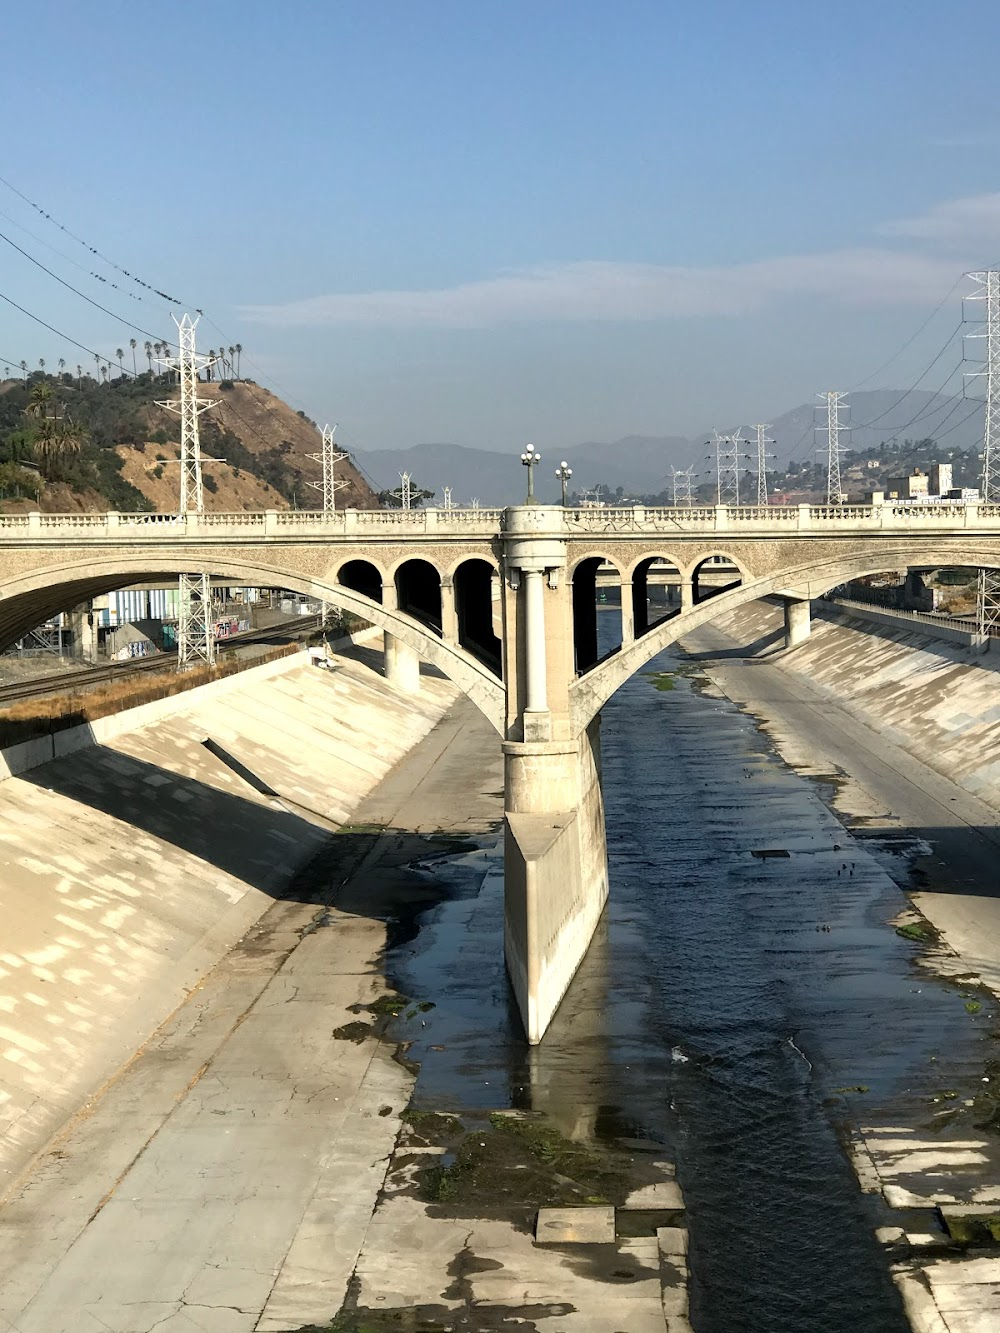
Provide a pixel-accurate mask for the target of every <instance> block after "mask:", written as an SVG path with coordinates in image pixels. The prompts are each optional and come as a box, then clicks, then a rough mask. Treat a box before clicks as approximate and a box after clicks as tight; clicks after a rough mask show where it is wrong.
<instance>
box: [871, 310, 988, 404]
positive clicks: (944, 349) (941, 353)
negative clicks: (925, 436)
mask: <svg viewBox="0 0 1000 1333" xmlns="http://www.w3.org/2000/svg"><path fill="white" fill-rule="evenodd" d="M953 290H954V289H953ZM964 322H965V321H964V320H959V322H958V327H957V328H956V329H954V330H953V331H952V332H951V333H950V334H949V335H948V340H947V342H946V343H945V344H944V346H943V347H942V348H941V350H940V351H939V352H938V353H937V355H936V356H935V357H934V359H933V361H930V362H928V364H927V365H926V366H925V367H924V368H923V370H922V371H921V372H920V374H919V375H918V376H917V378H916V379H915V380H914V381H913V383H912V384H911V385H910V387H909V388H908V389H907V390H906V391H905V392H904V393H901V394H900V395H899V397H898V398H897V399H896V401H895V402H894V403H892V404H891V405H890V406H889V407H887V408H886V409H885V411H884V412H880V413H879V415H878V416H877V417H873V418H872V419H871V421H863V422H862V423H861V424H860V425H859V426H856V427H855V430H864V429H866V428H867V427H869V426H876V425H878V423H879V422H880V421H882V420H884V418H885V417H887V416H888V415H889V413H890V412H895V410H896V408H897V407H898V406H899V405H900V403H901V402H903V401H904V400H905V399H907V398H909V396H910V394H911V393H913V392H915V390H916V389H917V386H918V385H919V384H920V381H921V380H922V379H923V378H924V376H925V375H927V374H929V373H930V372H931V371H932V370H933V369H934V367H935V366H936V365H937V363H938V362H939V361H940V360H941V358H942V357H943V356H944V354H945V352H947V350H948V348H949V347H950V346H951V344H952V341H953V340H954V338H955V335H956V334H958V333H961V331H962V326H963V324H964ZM963 360H964V357H963ZM959 364H961V362H960V363H959ZM954 373H955V372H954V371H952V375H953V374H954ZM948 379H949V380H950V379H951V375H949V376H948ZM947 383H948V380H945V384H947ZM938 392H940V390H938ZM918 415H919V413H918Z"/></svg>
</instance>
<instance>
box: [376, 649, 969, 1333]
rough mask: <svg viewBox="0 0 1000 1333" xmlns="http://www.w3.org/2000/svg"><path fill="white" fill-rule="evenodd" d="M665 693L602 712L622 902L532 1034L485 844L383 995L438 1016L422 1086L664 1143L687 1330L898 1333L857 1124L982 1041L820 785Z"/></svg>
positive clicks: (742, 723) (718, 710) (493, 857)
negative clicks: (504, 943) (682, 1263)
mask: <svg viewBox="0 0 1000 1333" xmlns="http://www.w3.org/2000/svg"><path fill="white" fill-rule="evenodd" d="M678 661H679V659H677V658H671V657H668V656H667V655H665V656H664V658H662V659H660V660H659V661H658V662H657V663H656V664H654V666H653V667H652V668H651V670H667V671H670V670H672V669H674V668H675V667H677V666H678ZM747 669H750V668H747ZM671 683H672V685H673V688H669V689H657V688H655V682H654V681H653V680H652V679H651V678H650V677H648V676H637V677H635V678H634V679H633V680H632V681H630V682H629V683H628V684H627V685H626V686H624V687H623V689H622V690H620V691H619V693H618V694H617V695H616V696H615V698H614V699H613V700H612V701H611V703H610V704H609V705H608V706H607V708H606V709H605V712H604V724H603V752H604V753H603V758H604V787H605V799H606V807H607V819H608V839H609V858H610V865H611V885H612V887H611V902H610V904H609V910H608V912H607V914H606V918H605V921H604V922H603V923H602V927H601V930H600V931H599V932H598V936H597V938H596V940H595V943H594V945H593V947H592V948H591V951H590V954H589V955H588V958H587V960H586V963H585V965H584V966H583V968H582V969H581V971H580V973H579V975H578V977H577V979H576V981H575V982H574V984H573V986H572V988H571V990H570V992H569V994H568V996H567V998H566V1000H565V1001H564V1004H563V1006H562V1009H561V1010H560V1013H559V1015H558V1016H557V1019H556V1021H555V1023H554V1024H553V1027H552V1029H551V1030H550V1032H549V1034H548V1036H547V1037H546V1040H545V1041H544V1042H543V1044H542V1045H541V1046H540V1047H538V1048H535V1049H529V1048H528V1047H527V1046H526V1045H525V1044H524V1042H523V1039H522V1037H521V1034H520V1027H519V1024H518V1021H517V1018H516V1015H515V1014H514V1012H513V1010H512V1002H511V999H510V996H509V993H508V989H507V984H506V979H505V976H504V973H503V967H502V959H501V950H500V939H501V911H502V903H501V880H500V875H501V873H502V871H501V867H500V864H499V860H498V856H497V853H496V852H495V851H494V852H492V853H491V852H488V851H487V852H483V853H479V854H475V855H473V856H472V857H465V858H458V859H457V860H454V861H452V862H450V863H446V864H444V865H442V866H440V867H437V868H436V872H435V873H437V874H439V875H440V877H441V879H442V881H443V883H444V884H445V885H446V886H448V891H449V893H450V894H451V897H450V898H449V899H448V900H447V901H445V902H443V903H442V904H441V905H440V906H438V907H436V908H435V909H433V910H432V911H431V912H429V913H427V914H426V915H425V916H424V917H423V918H422V919H421V921H420V922H419V928H418V929H417V931H416V933H415V934H413V932H412V931H411V930H403V931H401V932H400V933H399V934H397V936H396V942H395V944H394V946H393V947H392V949H391V950H390V957H389V972H390V977H391V979H392V980H393V981H394V982H395V984H396V985H398V986H399V988H400V989H401V990H403V991H405V992H407V993H408V994H410V995H414V996H419V997H421V998H428V999H431V1000H433V1001H434V1002H435V1005H436V1008H435V1010H434V1011H433V1014H431V1015H428V1018H429V1020H430V1021H429V1022H428V1024H427V1027H426V1028H421V1030H420V1031H419V1032H418V1033H414V1032H413V1031H409V1032H408V1033H407V1034H406V1035H407V1036H408V1037H409V1038H412V1039H414V1046H413V1049H412V1054H413V1055H414V1057H415V1058H416V1059H418V1060H419V1061H421V1073H420V1077H419V1082H418V1087H417V1094H416V1101H417V1103H418V1104H420V1105H424V1106H430V1107H448V1108H466V1109H475V1108H494V1107H502V1106H507V1105H515V1106H523V1107H530V1108H533V1109H536V1110H544V1111H546V1112H548V1113H549V1114H551V1115H552V1116H553V1117H554V1118H555V1119H556V1120H557V1122H558V1123H559V1124H560V1127H561V1128H562V1129H563V1132H564V1133H567V1134H572V1135H575V1136H577V1137H586V1136H588V1135H598V1136H600V1135H608V1136H612V1137H615V1138H617V1139H618V1140H622V1139H624V1140H626V1141H627V1142H629V1143H634V1145H635V1148H636V1151H640V1150H641V1149H642V1148H643V1147H644V1146H649V1147H654V1146H655V1145H662V1146H664V1147H665V1148H666V1151H667V1152H668V1153H669V1154H670V1155H671V1156H672V1157H673V1158H674V1160H676V1162H677V1166H678V1175H679V1179H680V1182H681V1184H682V1187H683V1190H684V1193H685V1198H686V1202H687V1206H688V1223H689V1227H690V1236H691V1265H692V1291H691V1299H692V1320H693V1323H694V1326H695V1328H696V1329H697V1330H698V1333H751V1331H752V1333H813V1331H815V1333H861V1331H863V1333H903V1330H905V1329H907V1327H908V1325H907V1323H906V1320H905V1317H904V1315H903V1312H902V1308H901V1305H900V1302H899V1299H898V1297H897V1294H896V1291H895V1289H894V1287H893V1284H892V1282H891V1279H890V1277H889V1274H888V1263H887V1260H886V1257H885V1255H884V1253H883V1252H882V1250H881V1247H880V1246H879V1245H878V1244H877V1242H876V1241H875V1239H874V1236H873V1230H874V1227H875V1226H876V1225H878V1224H879V1223H880V1222H885V1221H887V1220H889V1219H888V1218H887V1217H886V1216H885V1213H884V1211H883V1212H879V1209H880V1208H882V1205H881V1202H880V1200H879V1199H878V1196H874V1197H873V1196H865V1195H862V1193H861V1192H860V1190H859V1187H858V1183H857V1180H856V1178H855V1175H854V1172H853V1170H852V1168H851V1166H850V1163H849V1160H848V1157H847V1155H846V1152H845V1147H844V1139H845V1136H846V1135H847V1134H848V1132H849V1129H850V1126H851V1125H852V1123H853V1124H858V1123H861V1124H907V1123H911V1122H913V1123H915V1122H916V1121H915V1118H916V1117H918V1116H919V1114H925V1112H924V1111H922V1110H921V1108H922V1107H923V1106H924V1104H925V1103H926V1102H927V1101H929V1099H930V1091H931V1089H932V1087H933V1081H934V1080H935V1079H936V1080H938V1081H939V1082H940V1081H941V1079H942V1078H943V1077H949V1076H950V1077H951V1079H952V1080H954V1079H955V1078H958V1077H964V1076H966V1075H969V1074H970V1071H971V1070H972V1069H973V1068H974V1066H975V1063H976V1060H977V1059H981V1056H980V1055H979V1054H978V1053H977V1048H976V1046H975V1044H974V1043H973V1042H972V1041H971V1040H970V1038H969V1035H968V1032H967V1025H963V1019H965V1017H966V1016H965V1015H964V1012H963V1011H962V1009H961V1006H960V1005H958V1004H956V1000H955V994H954V991H953V988H950V987H949V986H947V985H945V984H943V983H942V984H937V983H934V982H928V981H927V980H926V978H924V977H921V976H919V975H918V974H917V972H916V970H915V967H914V957H913V956H914V946H912V945H911V944H909V943H908V942H907V941H905V940H902V939H900V938H898V937H897V936H896V935H895V933H894V932H893V930H892V929H891V927H889V926H887V924H886V922H887V920H888V919H889V918H890V917H891V916H892V915H893V914H894V913H895V912H896V911H898V910H899V908H900V906H901V905H902V900H901V897H900V894H899V891H898V889H897V888H896V887H895V886H894V885H893V884H892V882H891V881H890V880H889V879H888V877H887V876H886V874H885V872H884V870H883V869H882V868H881V867H880V865H879V864H878V862H877V861H876V859H875V858H873V857H872V856H871V855H869V852H868V850H866V849H865V847H864V846H862V844H860V843H854V842H853V841H852V839H851V837H850V835H849V834H847V833H846V832H845V830H844V828H843V827H842V826H841V824H840V823H839V822H838V821H837V820H836V819H835V818H834V817H833V816H832V815H831V814H830V812H829V811H828V810H827V808H826V806H825V805H824V804H823V802H822V800H821V799H820V795H819V793H818V792H817V789H816V787H815V785H814V784H812V783H810V782H809V781H807V780H806V779H804V778H802V777H800V776H799V775H797V774H796V773H794V772H792V771H791V770H790V769H789V768H788V767H787V766H786V765H785V764H784V763H782V762H781V761H780V760H779V759H778V758H777V757H776V756H775V755H774V754H773V753H772V751H771V750H770V748H769V746H768V743H767V742H766V740H765V739H764V738H763V737H762V736H761V735H760V734H759V732H758V730H757V729H756V727H755V726H754V724H753V721H752V719H749V718H747V717H745V716H743V715H742V714H741V713H740V712H739V711H738V710H737V709H736V708H735V707H734V706H733V705H731V704H730V703H729V702H728V701H726V700H724V699H719V698H715V697H712V692H711V691H708V692H705V691H703V690H700V689H698V688H695V687H693V685H692V682H691V681H690V680H689V679H688V678H686V677H684V676H675V677H674V678H673V679H672V682H671ZM761 849H769V850H772V851H783V852H787V853H788V856H787V857H786V856H775V857H768V858H758V857H755V856H753V855H752V852H753V851H754V850H761ZM484 869H486V870H487V872H488V873H487V874H486V879H485V883H483V871H484ZM852 871H853V873H852ZM480 885H482V887H481V888H480ZM934 1052H939V1053H940V1052H948V1053H949V1055H948V1058H949V1059H950V1060H951V1061H952V1063H953V1065H954V1066H956V1068H955V1069H953V1070H951V1071H949V1074H948V1075H946V1073H945V1071H944V1069H943V1067H942V1065H941V1064H940V1063H937V1064H933V1065H929V1063H928V1062H929V1059H930V1055H931V1054H933V1053H934ZM941 1059H942V1060H944V1059H945V1057H944V1056H943V1055H942V1056H941ZM846 1089H863V1091H846ZM838 1090H839V1091H838ZM901 1117H904V1118H901ZM905 1117H909V1118H908V1119H907V1118H905Z"/></svg>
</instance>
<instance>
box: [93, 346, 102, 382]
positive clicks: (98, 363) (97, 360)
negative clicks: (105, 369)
mask: <svg viewBox="0 0 1000 1333" xmlns="http://www.w3.org/2000/svg"><path fill="white" fill-rule="evenodd" d="M94 363H95V365H96V366H97V372H98V373H97V374H96V375H95V376H94V381H95V383H96V381H97V380H98V379H99V378H100V370H101V354H100V352H95V353H94Z"/></svg>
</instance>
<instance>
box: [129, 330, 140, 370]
mask: <svg viewBox="0 0 1000 1333" xmlns="http://www.w3.org/2000/svg"><path fill="white" fill-rule="evenodd" d="M128 345H129V347H130V348H131V349H132V375H133V378H134V377H135V376H136V375H138V373H139V372H138V371H137V370H136V368H135V349H136V347H137V346H138V343H137V342H136V340H135V339H134V338H129V340H128Z"/></svg>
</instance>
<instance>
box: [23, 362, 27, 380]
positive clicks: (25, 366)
mask: <svg viewBox="0 0 1000 1333" xmlns="http://www.w3.org/2000/svg"><path fill="white" fill-rule="evenodd" d="M21 369H22V371H23V372H24V378H25V380H27V378H28V363H27V361H22V362H21Z"/></svg>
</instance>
